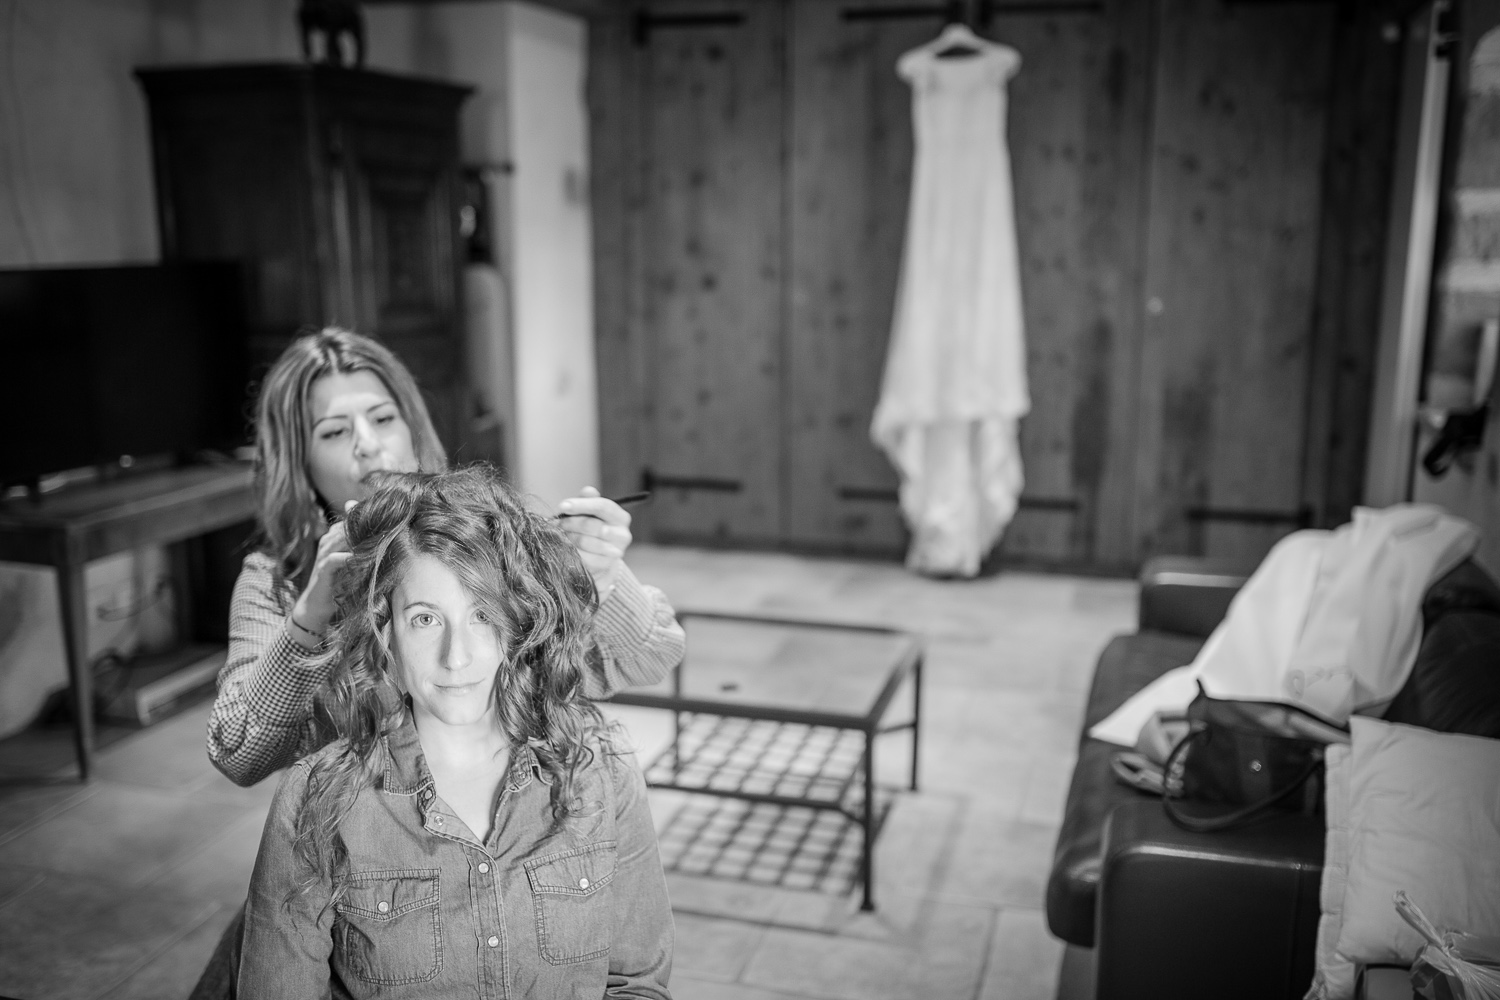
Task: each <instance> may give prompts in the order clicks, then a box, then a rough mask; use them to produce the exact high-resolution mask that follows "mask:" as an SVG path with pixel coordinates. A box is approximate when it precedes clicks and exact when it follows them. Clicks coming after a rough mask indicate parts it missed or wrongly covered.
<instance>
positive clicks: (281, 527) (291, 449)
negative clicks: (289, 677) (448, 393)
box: [255, 326, 448, 593]
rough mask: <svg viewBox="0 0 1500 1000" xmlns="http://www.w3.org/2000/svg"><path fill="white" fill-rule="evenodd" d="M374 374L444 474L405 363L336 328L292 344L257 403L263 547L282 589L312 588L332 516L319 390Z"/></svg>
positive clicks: (416, 445)
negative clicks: (318, 458)
mask: <svg viewBox="0 0 1500 1000" xmlns="http://www.w3.org/2000/svg"><path fill="white" fill-rule="evenodd" d="M354 372H372V373H373V374H374V375H375V377H376V378H378V379H380V381H381V382H382V383H383V384H384V385H385V388H386V391H387V392H389V393H390V394H391V398H392V399H394V400H395V402H396V407H397V409H399V410H400V411H401V417H402V419H403V420H405V421H406V425H407V426H408V427H410V428H411V437H412V450H413V451H414V452H415V453H416V456H417V465H418V468H420V469H422V470H423V471H425V472H441V471H442V470H443V469H445V468H447V465H448V456H447V454H446V453H445V452H444V451H443V445H442V442H441V441H439V440H438V436H437V431H436V430H435V429H434V428H433V426H432V417H431V416H430V415H429V414H428V412H427V404H426V403H424V402H423V401H422V393H421V390H419V389H418V388H417V383H416V380H415V379H413V378H412V376H411V372H409V371H407V369H406V366H405V365H403V364H402V363H401V360H400V359H399V358H397V357H396V356H395V355H394V354H392V353H391V352H390V351H389V350H387V349H386V348H385V347H383V346H381V345H380V344H378V343H376V342H375V341H373V340H371V339H370V338H369V337H364V336H361V335H359V334H357V333H351V332H350V331H348V330H342V329H340V328H338V327H334V326H330V327H325V328H324V329H322V330H319V331H318V332H316V333H311V334H307V335H306V336H302V337H298V338H297V339H296V340H294V341H292V342H291V343H290V344H288V345H287V348H286V350H284V351H282V352H281V356H280V357H279V358H277V359H276V363H275V364H274V365H272V366H271V370H270V371H269V372H267V373H266V377H265V379H264V380H263V381H262V382H261V386H260V392H259V394H258V396H257V398H256V403H255V500H256V522H257V525H258V526H259V529H260V537H261V546H262V548H263V550H264V551H265V552H266V553H267V554H268V555H270V556H271V558H272V559H273V560H275V563H276V574H277V584H278V586H277V587H276V592H277V593H282V592H283V591H284V589H285V588H284V587H283V586H281V584H285V583H287V582H290V583H292V584H293V585H295V586H296V587H297V588H298V589H300V588H302V587H303V586H305V585H306V583H307V577H308V574H309V573H311V572H312V565H313V561H314V558H315V557H316V555H317V551H318V538H319V537H320V536H321V535H322V534H323V530H324V528H325V527H326V525H327V517H328V512H327V511H326V510H325V504H324V502H323V500H322V499H321V498H320V497H319V496H318V493H317V490H315V489H314V488H313V484H312V480H311V479H310V478H309V476H308V473H307V443H308V438H309V437H310V436H311V432H312V413H311V412H310V405H311V399H312V389H313V385H314V383H316V382H317V381H318V379H320V378H323V377H324V376H325V375H334V374H339V375H349V374H352V373H354Z"/></svg>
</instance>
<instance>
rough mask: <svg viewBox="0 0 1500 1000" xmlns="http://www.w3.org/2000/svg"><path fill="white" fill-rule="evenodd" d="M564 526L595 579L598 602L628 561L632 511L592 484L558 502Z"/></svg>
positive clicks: (605, 594) (606, 593)
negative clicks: (602, 493)
mask: <svg viewBox="0 0 1500 1000" xmlns="http://www.w3.org/2000/svg"><path fill="white" fill-rule="evenodd" d="M558 509H559V510H560V511H561V512H562V528H563V531H565V532H567V533H568V537H569V538H570V539H571V540H572V542H573V547H574V548H575V549H577V550H578V554H579V556H581V557H582V558H583V565H584V568H586V569H587V570H588V571H589V575H590V576H592V577H593V578H594V588H595V589H596V590H598V591H599V602H600V603H601V604H602V603H603V602H604V599H605V598H607V597H608V596H609V595H610V593H611V592H612V591H613V590H614V589H615V581H616V580H618V579H619V577H620V567H621V566H623V565H624V564H625V550H626V549H628V548H630V540H631V536H630V514H629V513H628V512H626V511H625V509H624V508H622V507H621V506H620V505H619V504H617V503H615V502H614V501H613V500H610V499H608V498H606V497H602V496H600V495H599V491H598V490H596V489H594V487H592V486H585V487H584V488H583V489H582V490H581V491H580V494H579V495H578V496H576V497H571V498H569V499H567V500H564V501H563V502H562V503H561V504H559V505H558Z"/></svg>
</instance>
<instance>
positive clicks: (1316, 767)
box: [1162, 684, 1349, 833]
mask: <svg viewBox="0 0 1500 1000" xmlns="http://www.w3.org/2000/svg"><path fill="white" fill-rule="evenodd" d="M1187 717H1188V724H1189V728H1188V734H1187V736H1186V737H1184V738H1183V740H1182V742H1180V743H1178V744H1177V746H1176V747H1175V748H1173V750H1172V754H1171V756H1170V757H1168V758H1167V763H1166V767H1165V772H1166V781H1165V785H1166V790H1167V791H1166V794H1165V795H1164V796H1163V797H1162V806H1163V808H1164V809H1166V812H1167V816H1168V818H1169V819H1171V820H1172V822H1173V823H1175V824H1177V825H1178V826H1180V827H1182V828H1183V829H1184V830H1191V831H1193V832H1196V833H1211V832H1214V831H1217V830H1229V829H1233V828H1235V827H1237V826H1243V825H1245V824H1246V823H1249V822H1251V821H1252V820H1254V819H1257V818H1259V817H1260V816H1261V815H1263V814H1265V813H1266V812H1269V811H1271V810H1273V809H1280V810H1290V811H1293V812H1304V813H1308V814H1311V813H1315V812H1317V811H1319V810H1321V809H1322V807H1323V753H1324V750H1325V749H1326V748H1327V746H1328V744H1330V743H1346V742H1348V739H1349V735H1348V733H1347V732H1345V731H1344V730H1343V729H1340V728H1339V727H1338V726H1335V725H1333V724H1331V723H1329V722H1325V721H1324V720H1322V719H1320V718H1318V717H1317V716H1315V715H1313V714H1312V713H1310V712H1307V711H1305V710H1303V709H1300V708H1297V707H1295V706H1292V705H1282V704H1278V703H1276V702H1267V701H1238V700H1234V699H1228V698H1211V697H1209V695H1208V694H1207V693H1205V692H1204V690H1203V687H1202V685H1201V684H1200V685H1199V687H1198V696H1197V697H1196V698H1194V699H1193V702H1192V704H1191V705H1189V706H1188V710H1187ZM1184 800H1191V801H1194V802H1206V803H1216V804H1221V805H1230V806H1237V807H1238V808H1236V809H1232V810H1230V811H1229V812H1225V813H1218V814H1216V815H1213V816H1195V815H1191V814H1188V813H1185V812H1183V810H1182V807H1181V805H1180V803H1181V802H1182V801H1184Z"/></svg>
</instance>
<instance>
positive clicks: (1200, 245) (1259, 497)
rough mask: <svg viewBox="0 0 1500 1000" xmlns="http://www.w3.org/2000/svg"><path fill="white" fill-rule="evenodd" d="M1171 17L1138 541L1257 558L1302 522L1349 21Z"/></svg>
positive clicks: (1230, 12)
mask: <svg viewBox="0 0 1500 1000" xmlns="http://www.w3.org/2000/svg"><path fill="white" fill-rule="evenodd" d="M1159 11H1160V17H1159V22H1158V23H1159V39H1158V45H1157V56H1156V72H1157V79H1156V87H1155V93H1156V106H1155V112H1154V115H1153V129H1154V136H1153V146H1152V153H1151V171H1152V174H1151V212H1150V218H1151V225H1150V233H1149V236H1148V239H1147V247H1146V253H1147V276H1146V289H1145V296H1144V298H1145V302H1144V303H1143V305H1144V307H1145V312H1146V327H1145V337H1144V342H1143V349H1142V358H1141V388H1140V400H1141V403H1140V405H1141V420H1140V434H1141V442H1140V446H1139V448H1138V451H1137V456H1138V457H1137V461H1138V463H1139V464H1138V469H1139V478H1138V480H1137V501H1136V502H1137V509H1138V515H1137V532H1138V535H1137V544H1138V548H1139V551H1140V553H1141V555H1142V556H1146V555H1150V554H1153V553H1158V552H1205V553H1208V554H1211V555H1220V556H1226V557H1239V558H1245V559H1258V558H1259V557H1260V556H1261V555H1264V553H1265V552H1266V550H1267V549H1268V548H1269V547H1270V545H1271V544H1272V543H1274V541H1275V540H1276V538H1278V537H1279V536H1281V535H1283V534H1285V533H1286V532H1287V531H1289V530H1291V529H1292V528H1295V527H1296V526H1297V524H1298V522H1299V519H1300V518H1301V517H1302V515H1301V513H1300V511H1301V507H1302V502H1303V500H1302V498H1303V490H1302V477H1303V457H1304V455H1303V450H1304V448H1305V446H1306V441H1307V436H1308V435H1307V407H1308V392H1309V388H1310V386H1309V378H1308V373H1309V364H1310V358H1311V353H1312V352H1311V346H1312V337H1313V329H1314V293H1315V289H1316V281H1317V261H1318V236H1319V220H1320V214H1321V212H1320V209H1321V197H1322V176H1323V161H1324V146H1325V132H1326V128H1327V123H1326V116H1327V103H1328V93H1329V87H1330V66H1331V61H1332V48H1333V26H1334V21H1335V18H1336V17H1337V16H1338V14H1337V11H1336V9H1335V7H1334V6H1333V5H1326V4H1274V5H1270V6H1268V7H1264V8H1262V7H1259V6H1255V5H1250V4H1239V5H1225V4H1219V3H1208V2H1202V0H1161V3H1160V5H1159Z"/></svg>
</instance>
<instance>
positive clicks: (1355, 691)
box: [1089, 504, 1479, 746]
mask: <svg viewBox="0 0 1500 1000" xmlns="http://www.w3.org/2000/svg"><path fill="white" fill-rule="evenodd" d="M1478 544H1479V530H1478V529H1477V528H1475V527H1474V525H1472V524H1470V523H1469V522H1468V521H1465V520H1463V519H1461V518H1457V517H1453V516H1452V515H1450V514H1448V513H1446V512H1445V511H1443V510H1442V509H1441V508H1439V507H1436V506H1433V505H1430V504H1396V505H1394V506H1391V507H1387V508H1384V509H1382V510H1372V509H1368V508H1363V507H1361V508H1356V509H1355V511H1354V520H1353V521H1351V522H1350V523H1349V524H1346V525H1343V526H1342V527H1340V528H1338V529H1337V530H1336V531H1321V530H1308V531H1298V532H1295V533H1293V534H1291V535H1288V536H1287V537H1286V538H1284V539H1282V540H1281V541H1280V542H1278V543H1277V544H1276V546H1275V547H1274V548H1272V549H1271V552H1270V554H1268V555H1267V556H1266V558H1265V560H1264V561H1263V562H1262V563H1261V564H1260V567H1259V568H1257V569H1256V571H1255V573H1254V574H1253V575H1252V576H1251V577H1250V579H1249V580H1247V581H1246V582H1245V586H1244V587H1243V588H1242V589H1241V590H1240V592H1239V593H1238V594H1236V595H1235V598H1234V600H1233V601H1232V602H1231V603H1230V605H1229V611H1228V613H1227V614H1226V615H1225V617H1224V620H1223V621H1222V622H1220V623H1219V627H1218V628H1216V629H1214V632H1213V634H1212V635H1211V636H1209V638H1208V641H1207V642H1205V643H1204V644H1203V648H1202V649H1201V650H1200V651H1199V653H1198V656H1197V657H1196V658H1195V659H1194V660H1193V662H1192V664H1190V665H1189V666H1187V667H1179V668H1177V669H1176V670H1172V671H1169V672H1168V673H1167V674H1165V675H1163V676H1162V677H1161V678H1158V679H1157V680H1156V681H1155V682H1153V683H1152V684H1149V685H1147V686H1146V687H1145V688H1143V689H1142V690H1141V691H1139V692H1137V693H1136V694H1135V695H1134V696H1133V697H1131V698H1130V700H1128V701H1127V702H1126V703H1125V704H1124V705H1122V706H1121V707H1120V708H1119V709H1117V710H1116V711H1115V712H1114V713H1113V714H1112V715H1110V716H1109V718H1107V719H1105V720H1104V721H1103V722H1100V723H1099V724H1097V725H1095V726H1094V727H1093V728H1091V729H1090V730H1089V735H1090V736H1092V737H1094V738H1095V739H1101V740H1106V741H1108V742H1111V743H1119V744H1121V745H1123V746H1134V745H1135V743H1136V739H1137V738H1138V737H1139V735H1140V730H1141V726H1143V725H1145V723H1146V722H1147V721H1148V720H1149V719H1150V718H1151V717H1152V716H1153V715H1155V714H1156V713H1157V712H1163V711H1165V712H1175V711H1181V710H1183V709H1185V708H1186V707H1187V705H1188V703H1189V702H1190V701H1192V699H1193V696H1194V695H1195V694H1196V693H1197V684H1198V682H1199V681H1200V680H1201V682H1202V684H1203V689H1204V691H1206V692H1207V693H1208V694H1209V695H1211V696H1213V697H1215V698H1235V699H1241V700H1247V701H1275V702H1283V703H1286V704H1291V705H1296V706H1298V707H1300V708H1304V709H1306V710H1308V711H1310V712H1312V713H1314V714H1316V715H1319V716H1321V717H1323V718H1325V719H1327V720H1328V721H1329V722H1332V723H1334V724H1336V725H1340V726H1342V725H1345V724H1347V723H1348V721H1349V717H1350V716H1351V715H1354V714H1363V715H1378V714H1379V713H1380V712H1382V711H1384V710H1385V707H1386V706H1387V705H1388V704H1389V703H1390V701H1391V699H1392V698H1394V697H1395V696H1396V694H1397V692H1399V691H1400V690H1401V687H1402V685H1404V684H1405V683H1406V679H1407V677H1409V676H1410V675H1411V668H1412V664H1413V663H1415V662H1416V657H1417V647H1418V645H1419V644H1420V643H1421V640H1422V615H1421V606H1422V595H1423V594H1424V593H1425V592H1426V590H1427V588H1428V587H1429V586H1431V584H1432V582H1433V581H1434V580H1436V579H1437V578H1438V577H1440V576H1442V575H1443V574H1445V573H1447V572H1449V571H1450V570H1452V569H1453V567H1455V566H1457V565H1458V564H1459V563H1460V562H1462V561H1463V560H1464V559H1465V558H1467V557H1468V556H1469V555H1470V554H1471V553H1472V552H1473V551H1474V549H1475V548H1476V547H1477V546H1478Z"/></svg>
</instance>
